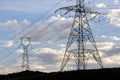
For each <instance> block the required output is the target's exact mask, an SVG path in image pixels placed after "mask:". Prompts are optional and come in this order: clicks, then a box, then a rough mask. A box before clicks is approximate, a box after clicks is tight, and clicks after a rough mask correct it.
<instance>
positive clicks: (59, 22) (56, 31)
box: [23, 16, 73, 41]
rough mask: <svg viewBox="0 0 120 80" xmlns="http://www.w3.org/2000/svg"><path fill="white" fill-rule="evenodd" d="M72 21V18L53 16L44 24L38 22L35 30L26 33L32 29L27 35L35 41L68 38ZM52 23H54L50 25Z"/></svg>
mask: <svg viewBox="0 0 120 80" xmlns="http://www.w3.org/2000/svg"><path fill="white" fill-rule="evenodd" d="M72 21H73V19H72V18H63V17H60V16H52V17H50V18H49V19H48V20H46V21H44V22H42V24H41V23H39V25H38V24H36V25H37V26H38V27H37V28H36V29H34V30H33V31H31V30H27V31H26V33H27V32H29V31H31V32H30V33H29V34H27V36H29V37H31V38H32V40H33V41H47V40H59V39H60V40H62V39H67V38H68V36H69V32H70V28H71V25H72ZM50 24H52V25H51V26H48V25H50ZM26 33H24V34H26ZM24 34H23V35H24Z"/></svg>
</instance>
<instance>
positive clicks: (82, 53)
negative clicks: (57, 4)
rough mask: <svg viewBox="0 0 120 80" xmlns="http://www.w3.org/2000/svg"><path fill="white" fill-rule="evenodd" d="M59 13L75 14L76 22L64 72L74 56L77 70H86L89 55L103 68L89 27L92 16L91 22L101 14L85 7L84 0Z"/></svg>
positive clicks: (69, 41) (70, 38)
mask: <svg viewBox="0 0 120 80" xmlns="http://www.w3.org/2000/svg"><path fill="white" fill-rule="evenodd" d="M57 11H60V12H62V11H64V13H63V15H66V14H68V13H71V12H74V13H75V14H74V21H73V24H72V28H71V32H70V34H69V38H68V42H67V46H66V50H65V54H64V58H63V61H62V65H61V71H63V69H64V67H65V66H66V64H67V63H68V62H69V61H70V60H71V58H72V56H74V58H75V62H76V64H77V69H78V70H80V69H86V66H87V62H88V59H89V55H90V54H91V55H92V56H93V58H94V59H95V60H96V61H97V63H98V64H99V65H100V66H101V67H102V68H103V64H102V61H101V58H100V56H99V52H98V49H97V46H96V43H95V40H94V37H93V34H92V31H91V28H90V25H89V19H88V18H90V15H91V14H94V16H92V17H91V18H90V20H92V19H94V18H95V17H96V16H98V15H99V14H100V13H98V12H97V11H94V10H93V9H91V8H89V7H87V6H86V5H85V2H84V0H76V5H73V6H68V7H62V8H59V9H58V10H56V11H55V12H57Z"/></svg>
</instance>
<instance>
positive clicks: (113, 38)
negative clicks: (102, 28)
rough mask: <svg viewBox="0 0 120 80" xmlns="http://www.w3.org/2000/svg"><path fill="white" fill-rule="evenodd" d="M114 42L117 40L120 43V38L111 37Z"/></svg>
mask: <svg viewBox="0 0 120 80" xmlns="http://www.w3.org/2000/svg"><path fill="white" fill-rule="evenodd" d="M110 38H111V39H112V40H116V41H118V40H120V38H119V37H116V36H113V37H110Z"/></svg>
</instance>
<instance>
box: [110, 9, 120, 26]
mask: <svg viewBox="0 0 120 80" xmlns="http://www.w3.org/2000/svg"><path fill="white" fill-rule="evenodd" d="M119 14H120V9H112V10H111V11H110V13H109V14H108V18H110V23H111V24H114V25H116V26H118V27H120V15H119Z"/></svg>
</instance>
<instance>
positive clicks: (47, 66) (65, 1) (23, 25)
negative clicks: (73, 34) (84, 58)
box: [0, 0, 120, 74]
mask: <svg viewBox="0 0 120 80" xmlns="http://www.w3.org/2000/svg"><path fill="white" fill-rule="evenodd" d="M70 5H75V0H51V1H50V0H0V61H1V62H0V68H1V69H0V74H4V73H11V72H17V71H21V70H22V68H21V65H22V53H23V50H22V49H23V46H22V45H21V42H20V41H21V40H20V39H21V37H30V38H31V41H30V46H29V47H28V53H29V59H30V68H31V70H38V71H43V72H52V71H59V70H60V66H61V63H62V58H63V56H64V52H65V47H66V43H67V39H68V36H69V33H70V29H71V25H72V22H73V17H72V16H71V15H66V16H60V12H57V13H55V11H56V10H57V9H58V8H60V7H65V6H70ZM85 5H86V6H88V7H90V8H92V9H93V10H95V11H98V12H100V13H101V15H99V16H97V17H96V18H95V19H94V20H92V21H89V22H90V23H89V24H90V26H91V29H92V33H93V35H94V38H95V41H96V44H97V47H98V50H99V53H100V56H101V59H102V61H103V65H104V67H106V68H107V67H120V58H119V57H120V44H119V41H120V35H119V32H120V16H119V14H120V0H109V1H108V0H85ZM61 14H62V13H61ZM90 16H92V14H91V15H90ZM87 68H88V69H93V68H95V69H96V68H100V66H99V65H98V64H97V62H96V61H95V60H94V58H93V57H92V56H91V57H90V59H89V61H88V66H87ZM71 69H76V66H75V62H74V60H73V59H72V60H71V61H70V62H69V63H68V65H67V66H66V67H65V70H71Z"/></svg>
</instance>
